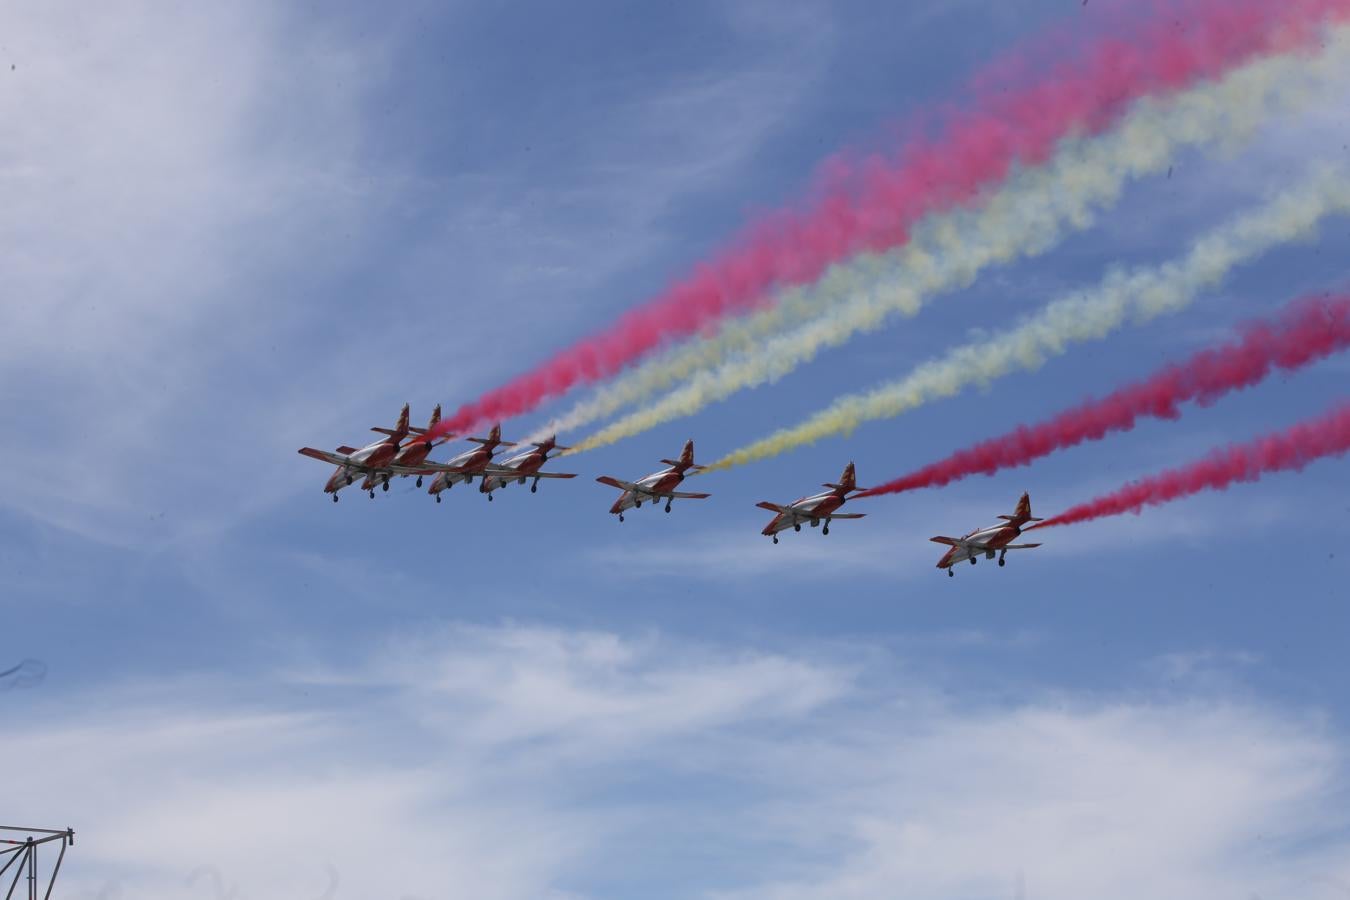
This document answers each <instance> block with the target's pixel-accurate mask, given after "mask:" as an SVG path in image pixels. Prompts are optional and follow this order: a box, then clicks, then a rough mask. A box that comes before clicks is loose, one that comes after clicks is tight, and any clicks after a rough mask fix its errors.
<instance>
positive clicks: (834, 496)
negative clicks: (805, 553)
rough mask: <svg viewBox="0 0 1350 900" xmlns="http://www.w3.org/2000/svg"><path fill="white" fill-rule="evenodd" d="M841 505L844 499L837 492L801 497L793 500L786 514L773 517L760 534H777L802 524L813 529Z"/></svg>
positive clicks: (782, 513)
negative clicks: (805, 523) (806, 523)
mask: <svg viewBox="0 0 1350 900" xmlns="http://www.w3.org/2000/svg"><path fill="white" fill-rule="evenodd" d="M843 505H844V498H843V497H842V496H840V495H839V493H838V492H837V491H825V492H823V493H820V494H813V495H811V496H810V497H802V498H801V499H800V500H794V501H793V502H792V503H791V504H789V505H788V507H787V511H786V512H780V513H778V514H777V515H776V516H774V517H773V520H772V521H771V522H769V524H768V525H765V526H764V530H763V531H762V532H760V533H761V534H767V535H773V534H777V533H778V532H780V531H786V530H787V529H789V528H795V527H796V526H798V525H800V524H802V523H803V522H810V523H811V525H812V526H813V527H814V526H816V525H819V524H820V521H821V519H823V518H825V517H826V516H828V515H830V514H831V513H833V512H834V511H835V510H837V509H839V507H841V506H843Z"/></svg>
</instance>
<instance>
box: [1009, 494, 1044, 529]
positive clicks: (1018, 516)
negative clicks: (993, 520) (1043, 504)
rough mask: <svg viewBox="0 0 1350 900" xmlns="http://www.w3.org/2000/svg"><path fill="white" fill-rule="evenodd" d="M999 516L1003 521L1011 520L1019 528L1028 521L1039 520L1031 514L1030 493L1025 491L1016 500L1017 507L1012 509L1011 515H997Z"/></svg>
mask: <svg viewBox="0 0 1350 900" xmlns="http://www.w3.org/2000/svg"><path fill="white" fill-rule="evenodd" d="M999 518H1000V519H1002V520H1003V521H1005V522H1011V523H1012V524H1013V525H1016V526H1017V527H1019V528H1020V527H1022V526H1023V525H1025V524H1026V523H1028V522H1039V521H1041V520H1040V519H1037V518H1035V517H1034V516H1032V514H1031V495H1030V494H1026V493H1024V494H1022V498H1021V499H1020V500H1018V501H1017V509H1015V510H1013V514H1012V515H1011V516H999Z"/></svg>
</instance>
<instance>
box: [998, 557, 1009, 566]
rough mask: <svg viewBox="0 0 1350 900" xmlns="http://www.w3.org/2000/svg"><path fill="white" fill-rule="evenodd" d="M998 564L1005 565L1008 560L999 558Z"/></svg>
mask: <svg viewBox="0 0 1350 900" xmlns="http://www.w3.org/2000/svg"><path fill="white" fill-rule="evenodd" d="M998 564H999V565H1000V566H1005V565H1007V564H1008V561H1007V560H1006V559H1002V558H1000V559H999V561H998Z"/></svg>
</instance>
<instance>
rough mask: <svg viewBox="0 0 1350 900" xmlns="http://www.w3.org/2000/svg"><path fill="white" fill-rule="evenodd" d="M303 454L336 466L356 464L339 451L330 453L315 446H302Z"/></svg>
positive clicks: (301, 452)
mask: <svg viewBox="0 0 1350 900" xmlns="http://www.w3.org/2000/svg"><path fill="white" fill-rule="evenodd" d="M300 455H301V456H308V457H309V458H310V459H317V460H319V462H326V463H332V464H333V465H335V466H350V465H355V464H354V463H353V462H351V460H350V459H349V458H348V457H346V456H344V455H342V454H339V453H329V452H328V451H327V450H315V449H314V448H313V447H301V448H300Z"/></svg>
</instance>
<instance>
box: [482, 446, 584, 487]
mask: <svg viewBox="0 0 1350 900" xmlns="http://www.w3.org/2000/svg"><path fill="white" fill-rule="evenodd" d="M567 449H570V448H568V447H563V446H560V445H559V444H558V436H557V435H556V434H555V435H554V436H553V437H551V438H549V439H548V440H546V441H543V442H541V443H538V444H533V445H532V447H531V449H530V450H527V451H525V452H524V453H517V454H516V455H515V456H512V457H510V458H509V459H504V460H502V462H501V464H500V465H498V464H495V463H494V464H493V465H491V466H489V467H488V469H487V474H485V475H484V476H483V480H482V481H480V482H479V483H478V490H479V492H480V493H484V494H487V495H488V499H489V500H491V499H492V492H493V491H495V490H497V488H504V487H506V486H507V485H508V484H510V483H511V482H513V481H518V482H520V483H521V484H524V483H525V482H526V480H528V479H531V478H532V479H534V484H532V485H530V493H531V494H533V493H534V492H535V491H537V490H539V479H541V478H576V477H577V476H576V473H575V472H571V473H568V472H541V471H540V467H541V466H543V465H544V463H546V462H548V454H549V452H550V451H552V450H567Z"/></svg>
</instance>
